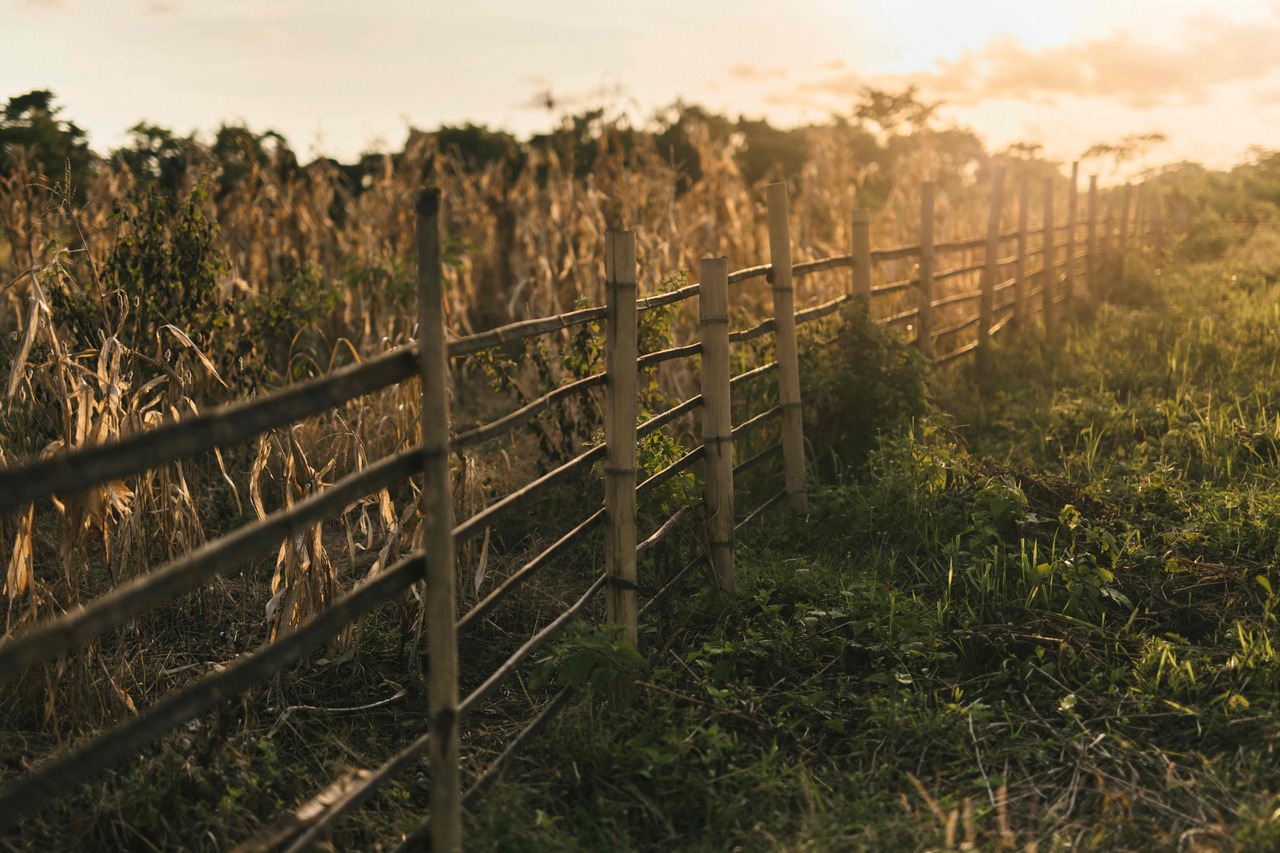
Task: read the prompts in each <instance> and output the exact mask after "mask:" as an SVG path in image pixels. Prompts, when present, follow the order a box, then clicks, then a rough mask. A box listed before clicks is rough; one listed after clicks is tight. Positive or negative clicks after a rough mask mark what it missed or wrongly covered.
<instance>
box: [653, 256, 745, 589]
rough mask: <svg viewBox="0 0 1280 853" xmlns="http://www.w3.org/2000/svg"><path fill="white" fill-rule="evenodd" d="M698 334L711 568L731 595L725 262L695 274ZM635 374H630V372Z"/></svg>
mask: <svg viewBox="0 0 1280 853" xmlns="http://www.w3.org/2000/svg"><path fill="white" fill-rule="evenodd" d="M698 282H699V291H698V293H699V299H698V320H699V325H700V330H701V336H702V446H703V448H704V453H705V454H706V456H705V462H704V464H705V465H706V468H705V469H704V470H705V479H706V505H707V541H708V543H709V544H710V548H711V566H712V568H713V569H714V570H715V574H716V579H717V580H718V581H719V583H720V592H721V593H722V594H723V596H724V597H725V598H726V599H727V598H728V597H729V596H731V595H733V422H732V414H731V409H730V405H729V261H728V259H727V258H708V259H705V260H703V261H702V264H701V266H700V268H699V270H698ZM633 372H634V371H633Z"/></svg>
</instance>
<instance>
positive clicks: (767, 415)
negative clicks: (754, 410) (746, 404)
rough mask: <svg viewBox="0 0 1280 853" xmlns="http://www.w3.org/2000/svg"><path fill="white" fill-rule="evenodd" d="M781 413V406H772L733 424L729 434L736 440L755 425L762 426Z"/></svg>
mask: <svg viewBox="0 0 1280 853" xmlns="http://www.w3.org/2000/svg"><path fill="white" fill-rule="evenodd" d="M781 415H782V406H774V407H773V408H772V409H768V410H766V411H763V412H761V413H760V414H758V415H756V416H755V417H753V418H750V419H748V420H745V421H743V422H742V423H740V424H738V425H737V426H735V427H734V428H733V429H732V431H731V432H730V436H731V437H732V438H733V439H734V440H735V441H736V440H737V439H738V438H739V437H740V436H742V435H745V434H747V433H748V432H750V431H751V430H753V429H755V428H756V427H759V426H762V425H763V424H766V423H768V422H769V421H771V420H773V419H774V418H777V417H779V416H781Z"/></svg>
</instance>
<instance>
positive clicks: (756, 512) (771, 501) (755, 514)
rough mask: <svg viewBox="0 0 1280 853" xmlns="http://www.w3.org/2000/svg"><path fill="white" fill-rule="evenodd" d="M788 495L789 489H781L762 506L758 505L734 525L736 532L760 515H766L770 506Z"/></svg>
mask: <svg viewBox="0 0 1280 853" xmlns="http://www.w3.org/2000/svg"><path fill="white" fill-rule="evenodd" d="M786 496H787V490H786V489H783V490H782V491H780V492H778V493H777V494H775V495H774V496H773V497H771V498H769V499H768V500H766V501H765V502H764V503H762V504H760V506H758V507H756V508H755V509H753V510H752V511H751V512H750V513H749V514H748V515H747V517H746V518H744V519H742V521H739V522H738V523H737V524H735V525H734V527H733V529H734V531H735V532H736V531H739V530H741V529H742V528H744V527H746V526H747V525H748V524H750V523H751V522H753V521H755V520H756V519H757V518H759V517H760V516H762V515H764V514H765V512H767V511H768V510H769V508H770V507H772V506H773V505H774V504H776V503H778V502H779V501H781V500H783V499H784V498H786Z"/></svg>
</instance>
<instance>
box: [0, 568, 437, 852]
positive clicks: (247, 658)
mask: <svg viewBox="0 0 1280 853" xmlns="http://www.w3.org/2000/svg"><path fill="white" fill-rule="evenodd" d="M424 569H425V566H424V562H423V558H422V555H421V554H416V555H413V556H410V557H407V558H405V559H404V560H401V561H400V562H399V563H397V564H396V565H394V566H392V567H391V568H389V569H387V570H386V571H385V572H382V573H381V574H378V575H375V576H374V577H373V578H371V579H370V580H369V581H368V582H366V583H364V584H362V585H361V586H359V587H357V588H356V589H354V590H353V591H351V592H349V593H347V594H346V595H344V596H343V597H342V598H340V599H339V600H338V601H336V602H334V603H333V604H332V605H330V606H329V607H327V608H325V609H324V610H323V611H321V612H320V613H319V614H318V615H317V616H316V617H315V618H314V619H312V620H311V621H310V622H308V623H307V624H306V625H303V626H302V627H301V628H299V629H298V630H297V631H295V632H293V633H292V634H289V635H287V636H286V637H284V638H283V639H280V640H277V641H276V642H274V643H270V644H269V645H266V646H263V647H262V648H261V649H259V650H258V651H256V652H253V653H252V654H248V655H244V656H243V657H241V658H239V659H238V660H236V661H235V663H232V664H231V665H230V666H228V667H227V668H226V669H223V670H221V671H219V672H215V673H213V674H211V675H207V676H205V677H204V678H202V679H200V680H199V681H197V682H195V683H194V684H192V685H190V686H188V687H185V688H183V689H182V690H180V691H178V692H177V693H175V694H173V695H171V696H169V697H167V698H165V699H162V700H161V701H160V702H159V703H157V704H156V705H155V706H154V707H152V708H150V709H148V710H147V711H144V712H143V713H142V714H141V715H139V716H137V717H135V718H133V719H132V720H129V721H128V722H125V723H122V724H120V725H118V726H116V727H115V728H113V729H111V730H110V731H108V732H106V733H105V734H102V735H99V736H98V737H95V738H93V739H92V740H90V741H89V742H88V743H86V744H85V745H83V746H81V747H79V748H77V749H73V750H71V751H70V752H69V753H67V754H65V755H62V756H59V757H57V758H53V759H50V760H49V761H46V762H44V763H43V764H40V765H38V766H37V767H36V768H35V770H33V771H32V772H31V774H30V775H28V776H25V777H23V778H21V779H18V780H16V781H14V782H12V783H10V784H9V785H8V786H7V787H6V788H5V789H4V790H3V791H0V829H4V828H7V827H9V826H12V825H13V824H14V823H15V822H16V821H17V820H18V819H19V818H20V817H22V816H23V815H25V814H28V813H30V812H32V811H34V810H35V809H37V808H40V807H41V806H44V805H46V804H47V803H49V802H50V801H51V800H52V799H53V798H54V797H56V796H59V795H61V794H64V793H66V792H68V791H71V790H73V789H74V788H76V787H78V786H79V785H81V784H83V783H84V781H85V780H87V779H89V778H91V777H92V776H94V775H96V774H97V773H99V772H101V771H102V770H104V769H105V768H107V767H109V766H111V765H113V764H115V763H116V762H118V761H121V760H123V759H125V758H128V757H129V756H132V755H135V754H137V752H138V751H139V750H141V749H143V748H144V747H146V746H147V745H148V744H150V743H152V742H154V741H155V740H156V739H158V738H159V737H161V736H162V735H164V734H165V733H166V732H168V731H170V730H172V729H173V728H175V727H177V726H179V725H181V724H182V723H184V722H186V721H187V720H190V719H192V718H194V717H197V716H199V715H201V714H203V713H205V712H207V711H209V710H210V709H211V708H213V707H214V706H215V705H217V704H218V703H219V702H222V701H225V700H227V699H230V698H231V697H233V696H238V695H239V694H240V693H242V692H244V691H245V690H247V689H248V688H250V687H252V686H253V685H254V684H257V683H259V682H261V681H263V680H265V679H267V678H270V677H271V676H272V675H275V674H276V673H278V672H280V671H281V670H283V669H284V668H285V667H287V666H289V665H290V664H293V663H296V662H297V661H299V660H301V659H302V657H303V656H304V655H306V654H307V653H308V652H310V651H312V650H313V649H315V648H317V647H319V646H320V645H321V644H322V643H324V642H326V641H328V640H330V639H331V638H333V637H334V636H336V635H337V634H338V632H339V631H341V630H342V629H343V628H345V627H347V626H348V625H350V624H352V623H353V622H354V621H356V620H357V619H360V618H361V617H363V616H365V615H367V614H368V613H369V612H371V611H372V610H373V609H374V608H375V607H377V606H378V605H380V604H383V603H385V602H387V601H390V600H391V599H393V598H395V597H396V596H398V595H400V594H401V593H403V592H405V591H406V590H407V589H409V587H411V586H412V585H413V584H414V583H416V582H417V581H419V580H421V579H422V577H423V574H424Z"/></svg>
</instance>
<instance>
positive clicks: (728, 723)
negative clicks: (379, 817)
mask: <svg viewBox="0 0 1280 853" xmlns="http://www.w3.org/2000/svg"><path fill="white" fill-rule="evenodd" d="M1278 259H1280V237H1278V236H1277V235H1276V234H1274V233H1270V232H1260V233H1258V234H1255V235H1254V236H1253V237H1252V238H1251V239H1249V240H1248V241H1247V242H1244V243H1243V244H1242V245H1239V246H1237V247H1235V248H1234V249H1232V250H1230V251H1229V252H1228V253H1227V254H1226V255H1225V256H1224V257H1223V258H1221V259H1218V260H1214V261H1210V262H1204V263H1199V264H1192V265H1186V264H1181V265H1178V266H1174V265H1165V264H1163V263H1162V262H1161V261H1159V260H1157V259H1156V258H1154V257H1143V258H1136V259H1134V260H1133V261H1132V262H1131V263H1130V265H1129V269H1128V271H1127V273H1126V277H1125V279H1124V280H1123V281H1122V282H1120V283H1118V285H1117V287H1116V288H1115V289H1114V291H1113V292H1114V300H1113V302H1112V303H1111V304H1108V305H1105V306H1104V307H1102V308H1101V309H1100V310H1099V311H1098V312H1097V313H1096V315H1095V316H1093V317H1092V318H1091V319H1090V321H1089V322H1088V323H1076V324H1074V325H1073V326H1071V328H1070V330H1069V331H1068V332H1066V334H1065V336H1064V337H1065V341H1064V342H1063V343H1061V345H1049V344H1046V343H1044V342H1043V341H1041V340H1039V339H1038V338H1039V336H1040V334H1041V331H1040V329H1039V327H1035V328H1031V329H1028V330H1025V332H1024V333H1023V335H1022V336H1021V337H1015V336H1010V337H1009V338H1007V339H1006V340H1005V342H1004V344H1003V348H1002V349H1001V350H1000V353H999V357H998V358H997V359H996V364H997V365H998V366H997V367H996V368H995V369H994V370H993V371H991V372H990V373H989V374H988V375H986V376H984V381H983V383H982V385H981V387H979V386H978V385H976V384H974V382H973V381H972V379H971V378H970V377H969V376H968V375H967V373H966V371H965V370H964V369H955V370H946V371H944V372H942V373H940V374H938V375H936V376H934V377H933V379H932V395H933V407H932V409H931V411H930V412H929V413H928V414H927V415H926V416H924V417H922V418H919V419H918V420H916V421H914V422H913V423H912V424H910V425H909V426H908V427H906V428H904V429H902V430H901V431H900V432H898V433H895V434H892V435H885V436H883V438H882V440H881V442H880V444H879V447H878V449H877V450H875V451H874V452H873V453H872V454H871V456H870V458H869V462H868V464H867V465H865V466H858V465H852V466H849V467H848V468H847V469H846V470H845V471H844V472H843V475H842V476H841V477H840V478H839V482H824V483H821V484H815V485H814V494H813V496H812V500H811V511H812V514H811V517H810V518H809V519H808V520H807V521H799V520H796V521H792V520H788V519H786V518H785V517H783V516H781V515H777V516H775V517H774V518H773V519H772V520H771V521H770V522H768V523H767V524H766V525H764V526H763V527H761V528H760V529H758V530H757V531H756V532H753V533H752V534H750V535H749V536H748V537H747V538H746V540H745V541H743V542H742V543H741V545H740V549H741V550H740V558H741V568H740V573H741V574H740V579H741V580H740V582H741V584H742V588H741V595H740V597H739V599H738V600H737V601H736V602H734V604H733V605H732V606H731V607H730V608H729V609H727V610H725V611H717V610H715V609H713V608H711V607H710V606H709V602H704V603H703V605H702V606H701V607H696V608H694V609H693V610H692V611H689V610H682V611H681V612H679V613H678V614H677V615H675V616H673V617H672V621H671V623H670V624H668V625H666V626H664V627H662V628H661V629H654V630H652V631H651V633H649V634H648V635H647V636H645V637H644V638H643V641H644V643H645V644H646V647H647V650H648V665H647V668H645V669H644V670H643V671H640V672H635V673H633V674H632V675H633V679H634V680H633V686H632V688H631V690H630V691H629V692H628V693H627V694H626V695H625V697H624V701H621V702H610V701H609V700H608V697H607V696H605V695H604V692H603V691H597V692H596V693H594V694H592V695H590V696H589V697H588V698H587V699H586V700H585V701H583V702H581V703H580V704H577V705H575V706H574V707H572V708H571V709H570V710H569V711H567V712H566V713H565V714H564V715H563V716H562V717H561V718H560V719H559V720H558V721H556V722H555V723H554V724H553V725H552V726H551V727H550V729H549V732H548V734H547V736H545V737H544V738H542V739H541V740H539V741H537V742H536V743H535V745H534V746H532V747H531V748H530V750H529V752H527V753H526V754H525V756H524V757H523V758H522V759H521V760H520V761H519V763H518V764H517V765H516V769H514V770H513V771H512V772H510V773H509V774H508V775H507V777H506V778H505V779H504V780H503V781H502V782H501V783H500V784H499V785H498V786H497V787H496V788H495V789H493V790H492V791H490V793H489V794H488V795H487V796H486V798H485V800H484V801H483V804H482V805H481V806H480V808H479V809H478V810H477V811H476V812H475V813H474V815H473V816H472V817H471V818H470V824H469V826H468V833H469V838H470V840H471V842H470V843H472V844H473V845H474V846H475V848H476V849H487V848H494V849H540V850H541V849H574V850H601V849H672V848H680V849H694V850H697V849H707V850H712V849H715V850H720V849H743V850H752V849H778V848H781V849H877V850H882V849H1039V850H1062V849H1081V848H1084V849H1107V850H1113V849H1170V850H1173V849H1179V850H1218V849H1224V850H1225V849H1253V850H1271V849H1275V848H1276V846H1277V845H1280V761H1277V757H1276V754H1275V750H1276V742H1277V736H1278V735H1280V718H1277V716H1276V712H1277V706H1278V704H1280V662H1278V661H1277V654H1276V648H1277V642H1276V628H1277V625H1276V613H1277V609H1278V608H1280V595H1278V594H1277V593H1280V574H1278V573H1277V572H1276V560H1277V554H1278V553H1280V488H1277V464H1278V459H1280V416H1278V415H1277V411H1278V408H1277V402H1278V401H1280V375H1278V373H1280V364H1278V361H1280V349H1278V348H1277V346H1276V341H1277V335H1278V334H1280V287H1277V286H1276V281H1277V275H1278V274H1280V260H1278ZM589 639H590V638H589V637H583V638H579V639H578V640H576V641H574V642H570V643H568V644H566V645H565V646H564V647H563V648H561V649H560V651H559V652H558V653H557V655H553V656H551V658H549V659H548V660H547V661H546V662H545V664H544V665H545V666H547V667H549V668H552V667H554V666H555V665H556V663H557V662H559V663H561V664H564V663H566V662H570V661H572V660H574V656H575V651H577V650H580V648H581V645H582V644H583V643H585V642H587V641H588V640H589ZM578 680H581V679H580V678H579V679H578Z"/></svg>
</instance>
